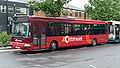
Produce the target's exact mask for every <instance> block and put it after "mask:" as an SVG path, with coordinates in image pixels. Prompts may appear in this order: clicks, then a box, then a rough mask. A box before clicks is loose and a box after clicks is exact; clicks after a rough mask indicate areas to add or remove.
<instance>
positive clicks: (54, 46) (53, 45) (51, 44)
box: [49, 41, 57, 51]
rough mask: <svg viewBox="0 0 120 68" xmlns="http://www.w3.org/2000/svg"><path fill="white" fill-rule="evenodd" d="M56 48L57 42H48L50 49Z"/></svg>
mask: <svg viewBox="0 0 120 68" xmlns="http://www.w3.org/2000/svg"><path fill="white" fill-rule="evenodd" d="M56 49H57V43H56V42H55V41H52V42H51V43H50V49H49V50H50V51H55V50H56Z"/></svg>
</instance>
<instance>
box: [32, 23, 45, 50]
mask: <svg viewBox="0 0 120 68" xmlns="http://www.w3.org/2000/svg"><path fill="white" fill-rule="evenodd" d="M32 26H33V48H35V49H41V48H45V36H46V35H45V24H44V23H42V22H39V23H33V25H32Z"/></svg>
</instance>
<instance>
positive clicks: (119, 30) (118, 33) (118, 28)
mask: <svg viewBox="0 0 120 68" xmlns="http://www.w3.org/2000/svg"><path fill="white" fill-rule="evenodd" d="M115 38H116V42H120V24H116V25H115Z"/></svg>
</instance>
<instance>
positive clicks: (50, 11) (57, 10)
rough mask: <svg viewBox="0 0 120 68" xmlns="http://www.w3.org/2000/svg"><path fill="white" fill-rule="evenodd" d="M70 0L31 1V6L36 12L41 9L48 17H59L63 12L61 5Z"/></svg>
mask: <svg viewBox="0 0 120 68" xmlns="http://www.w3.org/2000/svg"><path fill="white" fill-rule="evenodd" d="M69 1H71V0H45V1H44V0H43V1H42V2H36V1H31V2H30V3H29V5H28V6H31V7H32V8H33V9H34V10H35V11H36V12H37V11H39V10H42V11H43V12H44V13H45V14H46V16H48V17H59V16H60V15H61V13H63V5H64V4H67V3H68V2H69Z"/></svg>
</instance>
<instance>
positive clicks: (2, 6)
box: [0, 5, 6, 13]
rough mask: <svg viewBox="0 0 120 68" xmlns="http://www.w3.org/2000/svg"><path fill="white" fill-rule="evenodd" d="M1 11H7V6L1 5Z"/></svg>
mask: <svg viewBox="0 0 120 68" xmlns="http://www.w3.org/2000/svg"><path fill="white" fill-rule="evenodd" d="M0 12H2V13H5V12H6V6H4V5H0Z"/></svg>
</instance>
